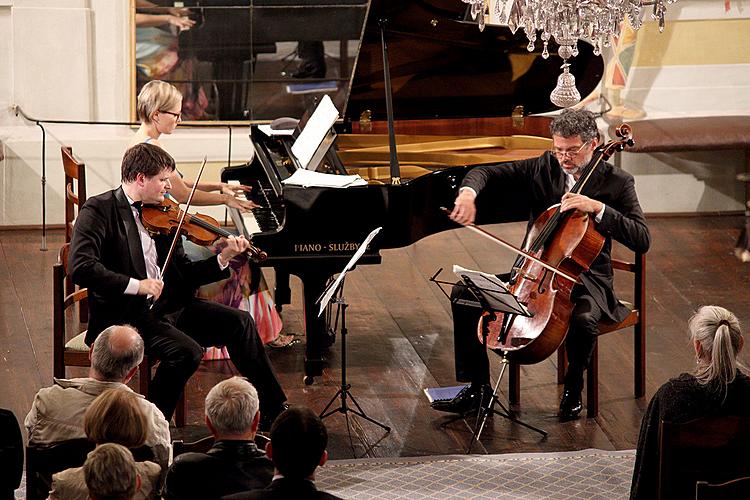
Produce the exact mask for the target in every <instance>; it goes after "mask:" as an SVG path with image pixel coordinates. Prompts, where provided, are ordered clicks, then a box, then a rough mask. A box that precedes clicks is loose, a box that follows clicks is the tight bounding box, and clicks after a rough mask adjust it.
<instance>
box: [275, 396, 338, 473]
mask: <svg viewBox="0 0 750 500" xmlns="http://www.w3.org/2000/svg"><path fill="white" fill-rule="evenodd" d="M327 445H328V431H326V427H325V425H323V421H322V420H320V417H318V415H317V414H315V412H313V411H312V410H311V409H310V408H306V407H304V406H294V407H291V408H288V409H287V410H285V411H283V412H282V413H281V414H280V415H279V416H278V417H276V420H275V421H274V422H273V424H272V425H271V441H270V443H268V445H267V447H266V453H267V454H268V456H269V457H270V458H271V460H272V461H273V465H274V466H275V467H276V470H278V472H279V473H281V474H283V475H284V477H287V478H290V479H305V478H312V477H313V475H314V473H315V469H316V468H317V467H318V465H323V464H324V463H325V462H326V460H327V459H328V452H326V446H327Z"/></svg>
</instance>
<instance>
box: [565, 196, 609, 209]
mask: <svg viewBox="0 0 750 500" xmlns="http://www.w3.org/2000/svg"><path fill="white" fill-rule="evenodd" d="M603 206H604V203H602V202H601V201H596V200H592V199H591V198H589V197H588V196H584V195H582V194H576V193H565V194H564V195H563V197H562V201H561V202H560V211H561V212H565V211H567V210H575V209H578V210H580V211H581V212H586V213H589V214H597V213H599V211H600V210H601V209H602V207H603Z"/></svg>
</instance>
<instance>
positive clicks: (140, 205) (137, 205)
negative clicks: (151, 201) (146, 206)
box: [131, 201, 143, 219]
mask: <svg viewBox="0 0 750 500" xmlns="http://www.w3.org/2000/svg"><path fill="white" fill-rule="evenodd" d="M131 206H133V207H135V209H136V210H138V217H139V218H141V219H142V218H143V202H142V201H134V202H133V203H132V204H131Z"/></svg>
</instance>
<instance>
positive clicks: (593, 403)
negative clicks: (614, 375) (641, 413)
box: [508, 253, 646, 418]
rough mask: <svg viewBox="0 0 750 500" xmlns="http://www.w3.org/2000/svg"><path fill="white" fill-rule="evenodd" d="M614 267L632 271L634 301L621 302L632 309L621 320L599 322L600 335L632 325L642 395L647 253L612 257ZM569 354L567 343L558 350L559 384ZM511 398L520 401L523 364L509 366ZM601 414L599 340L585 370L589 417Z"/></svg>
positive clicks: (637, 391)
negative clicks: (631, 256) (566, 352)
mask: <svg viewBox="0 0 750 500" xmlns="http://www.w3.org/2000/svg"><path fill="white" fill-rule="evenodd" d="M612 267H613V268H614V269H615V270H619V271H626V272H629V273H633V275H634V277H633V303H632V304H631V303H628V302H625V301H622V303H623V304H624V305H625V306H626V307H628V308H629V309H630V314H628V316H627V317H626V318H625V319H624V320H623V321H621V322H620V323H610V322H601V323H599V335H600V336H601V335H604V334H606V333H610V332H616V331H619V330H623V329H625V328H630V327H633V394H634V397H636V398H641V397H643V396H644V394H645V393H646V256H645V254H642V253H636V254H635V255H634V259H633V262H625V261H622V260H619V259H612ZM566 368H567V356H566V355H565V343H563V344H562V345H561V346H560V348H559V349H558V350H557V383H558V384H562V383H564V380H565V370H566ZM508 380H509V382H508V383H509V399H510V402H511V404H518V403H519V402H520V400H521V396H520V394H521V367H520V365H518V364H516V363H511V364H510V365H509V376H508ZM598 414H599V342H598V341H597V343H596V345H595V347H594V353H593V355H592V357H591V364H590V365H589V368H588V370H586V416H587V417H588V418H596V416H597V415H598Z"/></svg>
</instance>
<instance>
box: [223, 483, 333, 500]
mask: <svg viewBox="0 0 750 500" xmlns="http://www.w3.org/2000/svg"><path fill="white" fill-rule="evenodd" d="M222 498H224V499H225V500H288V499H292V498H294V499H295V500H341V498H340V497H337V496H335V495H331V494H330V493H326V492H325V491H320V490H318V489H317V488H316V487H315V483H313V482H312V481H308V480H306V479H287V478H279V479H275V480H274V481H272V482H271V484H269V485H268V486H266V487H265V488H264V489H262V490H252V491H243V492H242V493H234V494H232V495H227V496H225V497H222Z"/></svg>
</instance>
